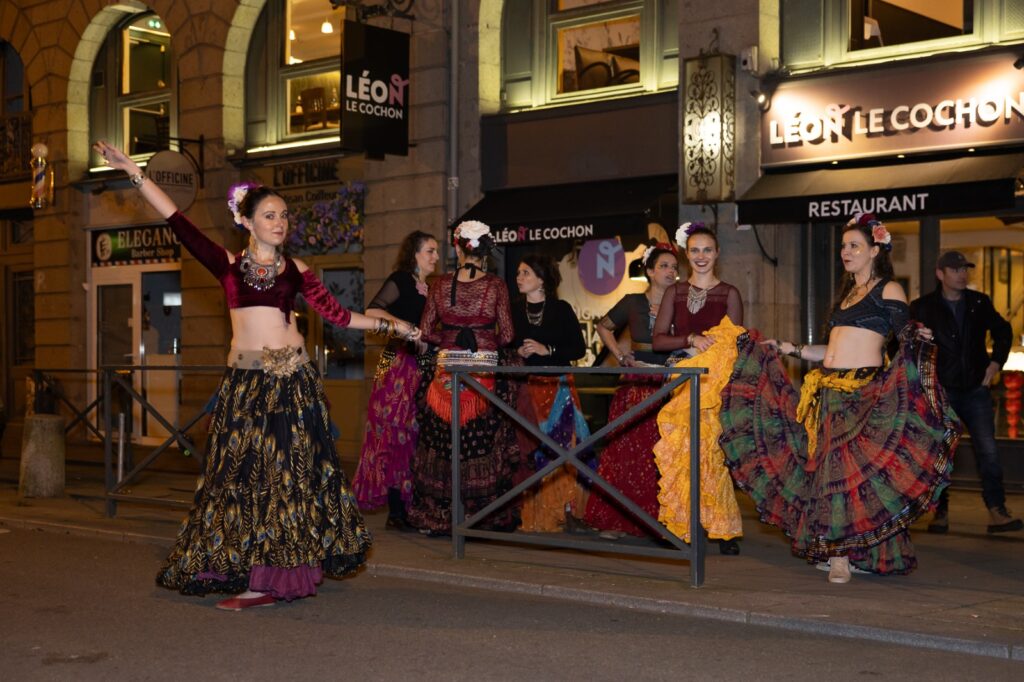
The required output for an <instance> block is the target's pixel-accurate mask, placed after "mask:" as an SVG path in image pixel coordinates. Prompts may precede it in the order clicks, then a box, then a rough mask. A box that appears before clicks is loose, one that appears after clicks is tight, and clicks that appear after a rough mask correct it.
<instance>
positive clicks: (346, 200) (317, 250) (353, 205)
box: [286, 182, 366, 256]
mask: <svg viewBox="0 0 1024 682" xmlns="http://www.w3.org/2000/svg"><path fill="white" fill-rule="evenodd" d="M365 199H366V185H365V184H363V183H361V182H349V183H346V184H344V185H342V186H341V187H339V188H338V191H337V193H336V194H335V195H334V196H333V197H332V198H330V199H327V200H325V201H317V202H313V203H310V204H303V205H298V206H293V207H292V208H291V223H292V231H291V234H289V235H288V241H287V244H286V247H287V250H288V252H289V253H292V254H294V255H298V256H310V255H312V256H316V255H320V254H325V253H343V252H345V251H359V250H361V249H362V245H363V223H364V222H365V215H364V213H363V204H364V201H365Z"/></svg>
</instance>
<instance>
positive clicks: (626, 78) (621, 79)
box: [612, 55, 640, 85]
mask: <svg viewBox="0 0 1024 682" xmlns="http://www.w3.org/2000/svg"><path fill="white" fill-rule="evenodd" d="M639 82H640V62H639V61H637V60H636V59H630V58H629V57H622V56H620V55H614V56H613V57H612V85H622V84H623V83H639Z"/></svg>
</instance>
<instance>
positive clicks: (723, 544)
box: [718, 538, 740, 556]
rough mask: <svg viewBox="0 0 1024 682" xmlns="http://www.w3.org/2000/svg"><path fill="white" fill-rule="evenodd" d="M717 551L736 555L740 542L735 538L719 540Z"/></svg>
mask: <svg viewBox="0 0 1024 682" xmlns="http://www.w3.org/2000/svg"><path fill="white" fill-rule="evenodd" d="M718 552H719V553H720V554H724V555H726V556H736V555H737V554H739V553H740V543H739V542H737V541H736V539H735V538H733V539H732V540H719V541H718Z"/></svg>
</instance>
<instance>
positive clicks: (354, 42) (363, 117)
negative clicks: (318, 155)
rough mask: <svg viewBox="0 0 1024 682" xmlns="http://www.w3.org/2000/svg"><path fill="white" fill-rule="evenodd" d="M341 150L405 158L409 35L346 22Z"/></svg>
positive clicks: (407, 146) (408, 102)
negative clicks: (394, 155)
mask: <svg viewBox="0 0 1024 682" xmlns="http://www.w3.org/2000/svg"><path fill="white" fill-rule="evenodd" d="M341 74H342V79H343V82H342V85H343V87H342V93H343V97H342V109H341V146H342V148H343V149H346V150H350V151H364V152H366V153H367V154H368V155H370V156H374V157H383V156H384V154H396V155H398V156H406V155H407V154H408V152H409V109H410V101H409V80H410V79H409V34H408V33H402V32H400V31H391V30H388V29H384V28H379V27H376V26H367V25H366V24H360V23H357V22H354V21H346V22H345V33H344V44H343V46H342V51H341Z"/></svg>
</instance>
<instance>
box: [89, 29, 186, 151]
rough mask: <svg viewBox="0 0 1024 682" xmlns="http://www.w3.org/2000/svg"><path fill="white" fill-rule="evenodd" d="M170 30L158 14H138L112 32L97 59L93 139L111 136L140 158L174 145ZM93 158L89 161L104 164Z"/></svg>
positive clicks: (92, 100) (93, 80) (92, 89)
mask: <svg viewBox="0 0 1024 682" xmlns="http://www.w3.org/2000/svg"><path fill="white" fill-rule="evenodd" d="M174 80H175V78H174V60H173V55H172V54H171V34H170V33H168V32H167V26H166V24H165V23H164V20H163V19H162V18H161V17H160V16H159V15H156V14H152V13H142V14H133V15H130V16H128V17H127V18H126V19H124V20H123V21H122V22H121V23H120V24H118V25H117V27H115V29H114V30H112V31H110V33H109V34H108V35H107V39H106V40H105V41H104V44H103V47H101V48H100V51H99V53H98V54H97V56H96V61H95V62H94V63H93V71H92V77H91V82H90V86H91V87H90V105H89V106H90V126H91V130H92V132H91V136H90V139H105V140H110V141H111V142H112V143H113V144H114V145H116V146H119V147H122V148H125V149H127V151H128V153H129V154H131V155H132V156H133V157H135V158H136V159H145V158H148V157H149V156H151V155H152V154H154V153H156V152H158V151H160V150H161V149H169V148H171V146H172V145H171V141H170V139H171V138H172V137H174V132H173V130H174V125H175V112H174V109H175V107H174V101H175V99H174V88H173V87H172V84H173V83H174ZM93 155H94V158H93V161H92V163H91V164H90V165H92V166H96V165H101V164H100V161H101V160H100V159H99V158H95V152H93Z"/></svg>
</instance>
